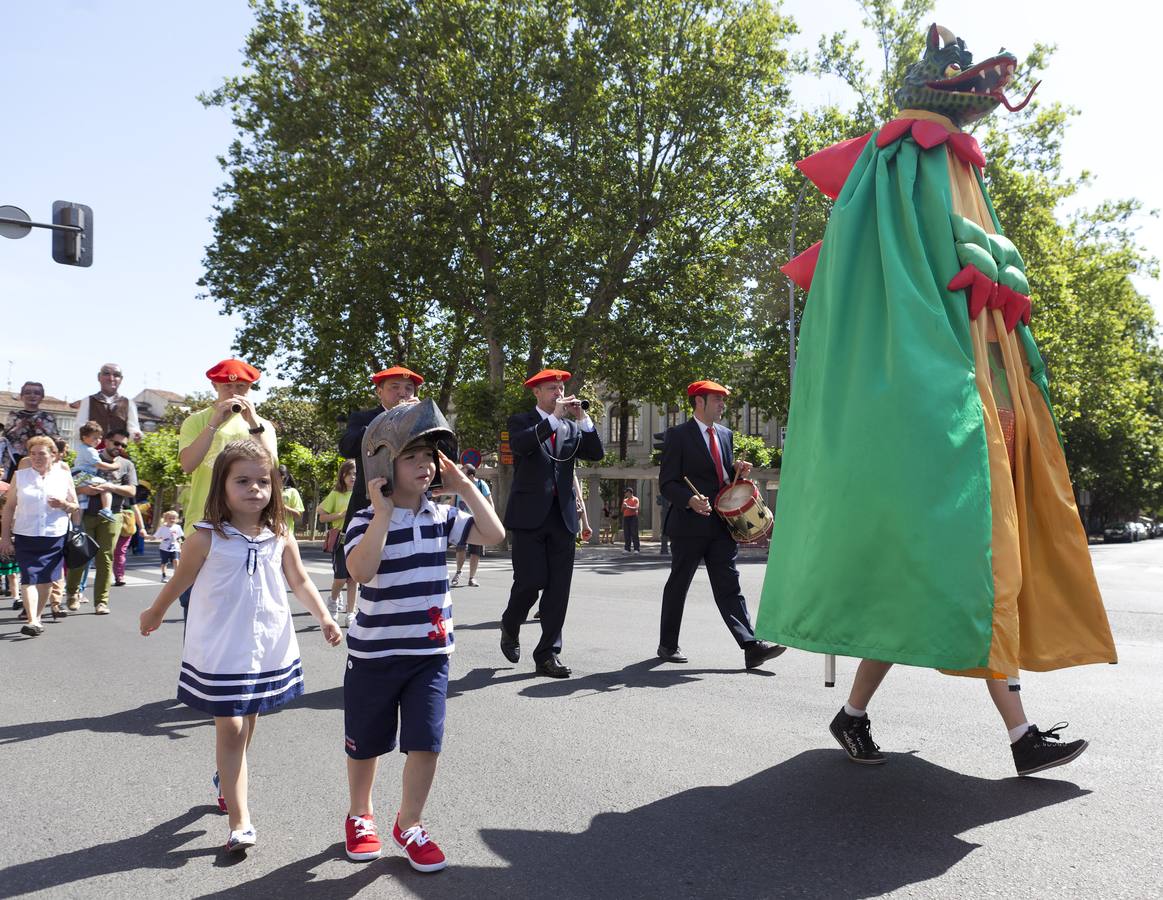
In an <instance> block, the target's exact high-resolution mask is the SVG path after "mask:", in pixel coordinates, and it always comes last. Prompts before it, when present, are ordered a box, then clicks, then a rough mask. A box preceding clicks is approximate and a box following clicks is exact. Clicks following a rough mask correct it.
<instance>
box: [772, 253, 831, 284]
mask: <svg viewBox="0 0 1163 900" xmlns="http://www.w3.org/2000/svg"><path fill="white" fill-rule="evenodd" d="M823 243H824V242H823V241H816V242H815V243H814V244H812V246H810V247H809V248H808V249H807V250H805V251H804V252H803V253H801V254H800V255H799V256H797V257H796V258H795V259H792V260H789V261H788V263H787V264H786V265H783V266H780V268H779V270H780V271H781V272H783V274H784V275H786V276H787V277H788V278H790V279H791V280H792V281H794V282H795V283H796V284H797V285H799V286H800V287H801V288H803V289H804V290H805V291H809V290H811V289H812V276H813V275H815V274H816V262H817V261H818V260H819V258H820V245H821V244H823Z"/></svg>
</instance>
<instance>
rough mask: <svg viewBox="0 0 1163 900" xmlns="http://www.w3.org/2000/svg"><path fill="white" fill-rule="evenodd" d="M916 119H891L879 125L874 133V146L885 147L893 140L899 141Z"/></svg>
mask: <svg viewBox="0 0 1163 900" xmlns="http://www.w3.org/2000/svg"><path fill="white" fill-rule="evenodd" d="M915 121H917V120H916V119H893V120H892V121H891V122H887V123H885V124H884V125H882V126H881V127H880V131H879V132H877V135H876V146H878V147H887V146H888V145H889V144H891V143H892V142H893V141H899V140H900V139H901V138H902V137H903V136H904V133H905V132H906V131H908V130H909V129H910V128H911V127H912V125H913V123H914V122H915Z"/></svg>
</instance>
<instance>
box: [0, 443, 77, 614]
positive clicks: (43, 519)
mask: <svg viewBox="0 0 1163 900" xmlns="http://www.w3.org/2000/svg"><path fill="white" fill-rule="evenodd" d="M27 453H28V459H29V461H30V463H31V465H30V466H29V467H28V468H25V469H18V470H17V471H16V472H15V473H14V474H13V476H12V484H11V487H10V489H9V491H8V497H7V502H6V503H5V504H4V518H3V524H2V526H0V534H3V537H0V555H2V556H11V555H12V554H13V553H14V552H15V554H16V562H17V564H18V565H19V566H20V579H21V582H22V583H23V584H24V613H25V616H26V618H27V619H28V623H27V624H26V625H24V626H23V627H22V628H21V629H20V630H21V632H22V633H23V634H27V635H28V636H29V637H35V636H37V635H39V634H42V633H43V632H44V626H43V625H41V623H40V617H41V614H42V613H43V612H44V607H45V604H46V603H47V602H48V599H49V592H50V590H51V589H52V584H53V582H54V581H56V580H57V579H59V578H60V577H61V569H62V566H63V563H64V550H65V535H66V534H67V533H68V530H69V516H70V514H71V513H73V512H74V511H75V510H77V509H78V504H77V494H76V491H74V490H73V480H72V478H71V477H69V474H68V473H67V472H66V471H65V470H64V469H62V468H61V467H60V466H57V465H56V462H57V449H56V445H55V444H54V443H53V440H52V438H49V437H44V436H37V437H33V438H29V439H28V443H27ZM33 586H35V587H36V594H37V597H36V601H35V602H33V599H32V590H33Z"/></svg>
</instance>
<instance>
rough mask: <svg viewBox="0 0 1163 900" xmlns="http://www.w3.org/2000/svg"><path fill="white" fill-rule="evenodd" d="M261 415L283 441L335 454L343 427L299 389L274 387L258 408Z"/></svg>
mask: <svg viewBox="0 0 1163 900" xmlns="http://www.w3.org/2000/svg"><path fill="white" fill-rule="evenodd" d="M256 409H257V410H258V414H259V415H260V416H262V417H263V418H264V419H269V420H270V421H271V422H272V423H273V424H274V426H275V433H276V434H277V435H278V436H279V440H280V442H281V441H283V440H284V439H286V440H288V441H294V442H296V443H298V444H301V445H303V446H304V447H306V448H307V449H309V450H311V451H313V452H316V453H334V451H335V446H336V444H337V443H338V441H339V424H338V423H337V422H336V420H335V417H334V416H330V417H329V416H327V415H326V414H325V413H324V412H323V410H322V408H321V407H320V405H319V404H318V403H316V402H315V401H314V400H311V399H309V398H308V397H307V396H305V394H304V392H303V391H302V389H300V388H298V387H277V388H272V389H271V392H270V394H269V395H268V396H267V398H266V399H265V400H263V401H262V402H261V403H259V404H258V406H257V407H256Z"/></svg>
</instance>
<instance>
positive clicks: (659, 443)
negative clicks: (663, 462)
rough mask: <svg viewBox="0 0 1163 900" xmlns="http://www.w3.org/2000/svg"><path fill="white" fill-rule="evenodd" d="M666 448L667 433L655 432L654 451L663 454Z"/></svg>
mask: <svg viewBox="0 0 1163 900" xmlns="http://www.w3.org/2000/svg"><path fill="white" fill-rule="evenodd" d="M665 448H666V432H665V431H656V432H654V449H655V450H657V451H658V452H659V453H661V452H662V451H663V450H664V449H665Z"/></svg>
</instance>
